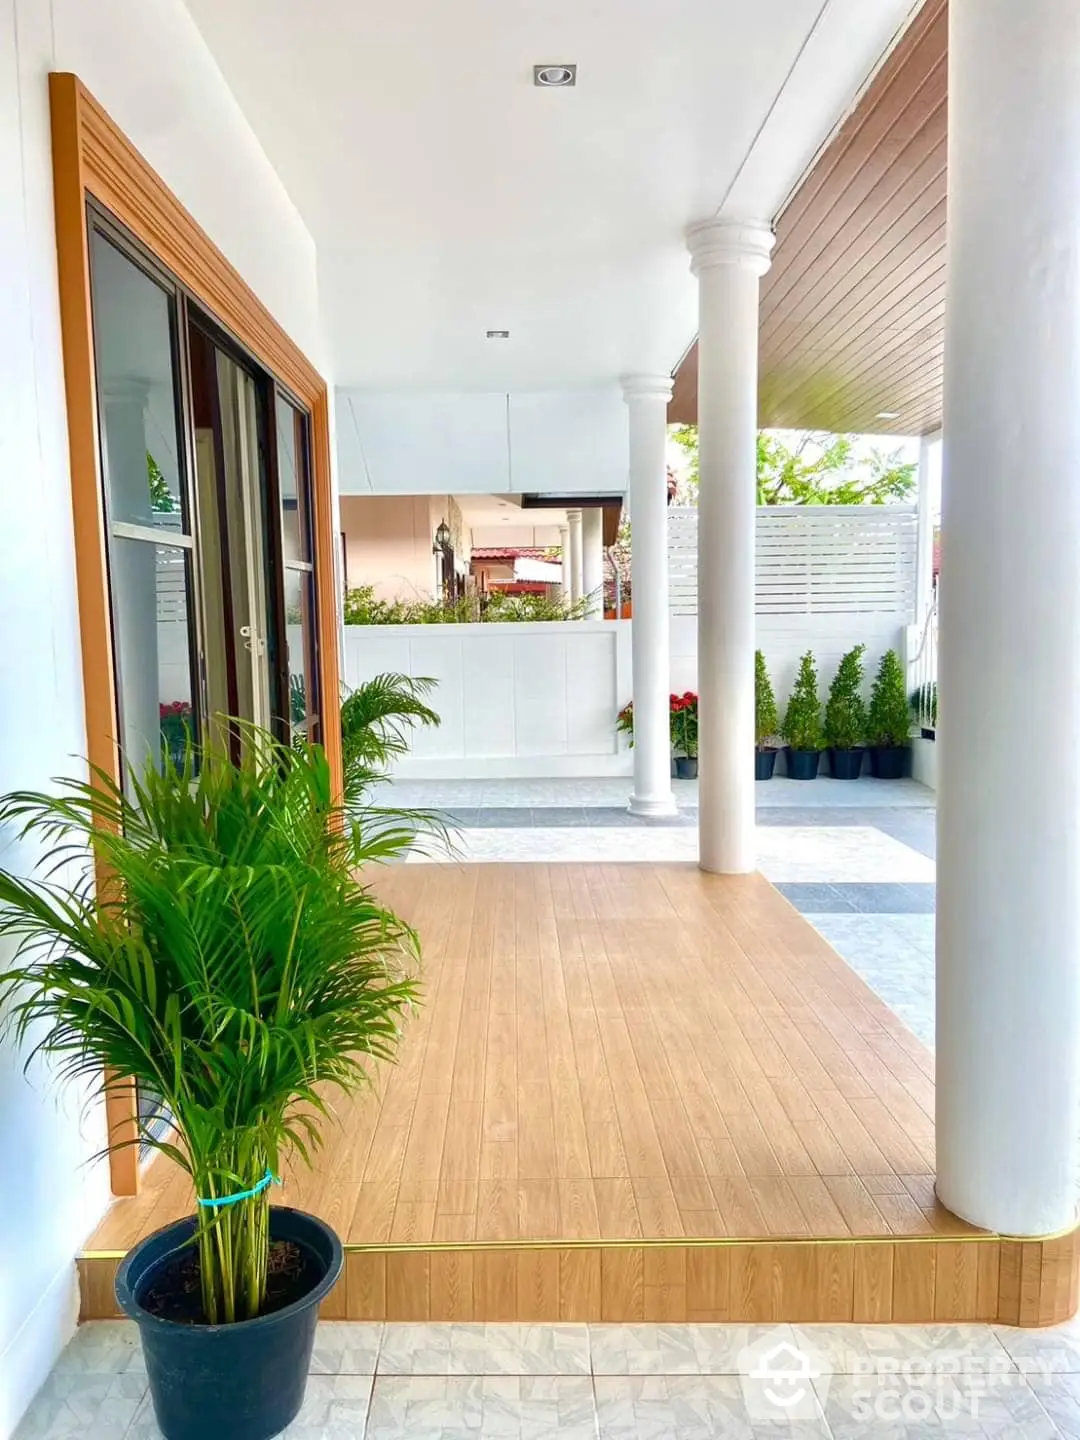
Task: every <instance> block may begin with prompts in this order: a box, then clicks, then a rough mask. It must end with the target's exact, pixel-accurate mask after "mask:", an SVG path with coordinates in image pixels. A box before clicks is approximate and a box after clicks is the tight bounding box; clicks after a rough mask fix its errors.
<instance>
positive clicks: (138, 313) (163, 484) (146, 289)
mask: <svg viewBox="0 0 1080 1440" xmlns="http://www.w3.org/2000/svg"><path fill="white" fill-rule="evenodd" d="M90 253H91V267H92V271H93V296H94V343H95V350H96V361H97V386H98V415H99V420H100V425H101V432H102V452H103V453H102V457H101V458H102V469H103V472H104V475H105V483H106V490H107V497H108V505H109V519H110V520H111V521H123V522H125V523H127V524H130V525H152V526H155V527H159V528H161V529H167V530H177V531H187V529H188V525H187V517H186V516H185V514H184V506H183V501H182V487H181V484H180V446H179V442H178V438H177V428H176V393H175V390H174V386H173V375H174V366H173V300H172V297H171V296H170V295H169V294H168V293H167V291H165V290H163V289H162V288H161V286H160V285H157V284H155V282H154V281H153V280H151V279H150V277H149V276H148V275H146V274H145V273H144V272H143V271H142V270H140V269H139V268H138V266H137V265H135V264H134V263H133V262H132V261H131V260H129V259H128V258H127V256H126V255H124V254H122V253H121V252H120V251H119V250H118V249H117V248H116V246H115V245H112V244H111V243H110V242H109V241H108V240H106V239H105V238H104V236H102V235H100V234H99V233H98V232H97V231H96V230H94V231H92V234H91V241H90Z"/></svg>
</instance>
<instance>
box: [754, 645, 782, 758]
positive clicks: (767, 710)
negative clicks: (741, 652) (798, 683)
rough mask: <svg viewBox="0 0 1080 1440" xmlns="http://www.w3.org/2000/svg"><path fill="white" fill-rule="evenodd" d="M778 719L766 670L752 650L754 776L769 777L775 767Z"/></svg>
mask: <svg viewBox="0 0 1080 1440" xmlns="http://www.w3.org/2000/svg"><path fill="white" fill-rule="evenodd" d="M779 729H780V719H779V716H778V715H777V713H776V696H775V694H774V693H773V687H772V681H771V680H770V678H769V669H768V666H767V665H766V664H765V656H764V655H763V654H762V652H761V651H760V650H755V651H754V752H755V753H754V778H755V779H756V780H771V779H772V776H773V770H774V768H775V766H776V739H777V734H778V732H779Z"/></svg>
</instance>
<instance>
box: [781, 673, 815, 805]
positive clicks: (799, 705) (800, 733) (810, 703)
mask: <svg viewBox="0 0 1080 1440" xmlns="http://www.w3.org/2000/svg"><path fill="white" fill-rule="evenodd" d="M782 734H783V738H784V740H785V741H786V743H787V767H788V775H789V776H790V777H791V779H792V780H816V779H817V773H818V765H819V764H820V762H821V747H822V743H823V742H822V733H821V700H820V698H819V696H818V684H817V669H816V667H815V665H814V655H813V652H812V651H810V650H807V652H806V654H805V655H804V656H803V657H802V659H801V660H800V661H799V673H798V675H796V677H795V688H794V689H793V690H792V692H791V698H790V699H789V700H788V705H787V710H786V711H785V713H784V724H783V727H782Z"/></svg>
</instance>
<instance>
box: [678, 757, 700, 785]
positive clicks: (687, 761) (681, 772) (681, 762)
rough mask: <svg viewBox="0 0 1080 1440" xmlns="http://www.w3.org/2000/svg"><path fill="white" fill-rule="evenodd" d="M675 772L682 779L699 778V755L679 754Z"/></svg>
mask: <svg viewBox="0 0 1080 1440" xmlns="http://www.w3.org/2000/svg"><path fill="white" fill-rule="evenodd" d="M675 774H676V775H677V776H678V777H679V779H680V780H696V779H697V756H696V755H678V756H676V759H675Z"/></svg>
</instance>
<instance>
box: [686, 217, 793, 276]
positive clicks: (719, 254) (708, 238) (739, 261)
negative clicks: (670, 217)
mask: <svg viewBox="0 0 1080 1440" xmlns="http://www.w3.org/2000/svg"><path fill="white" fill-rule="evenodd" d="M686 244H687V247H688V248H689V250H690V269H691V270H692V271H693V273H694V274H695V275H700V274H701V272H702V271H703V270H711V269H712V268H713V267H714V266H716V265H740V266H742V268H743V269H744V270H749V271H751V272H752V273H753V274H754V275H759V276H760V275H764V274H765V272H766V271H767V270H768V268H769V266H770V265H771V264H772V259H771V256H772V248H773V246H774V245H775V244H776V236H775V235H774V234H773V231H772V226H771V225H768V224H766V223H765V222H764V221H763V220H716V219H713V220H699V221H698V223H697V224H696V225H691V226H690V228H689V230H687V232H686Z"/></svg>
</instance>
